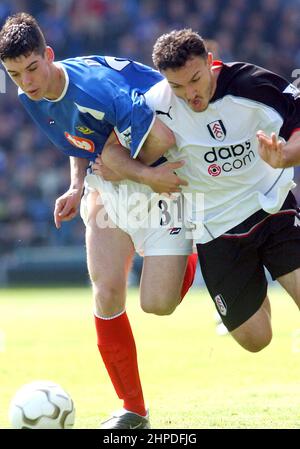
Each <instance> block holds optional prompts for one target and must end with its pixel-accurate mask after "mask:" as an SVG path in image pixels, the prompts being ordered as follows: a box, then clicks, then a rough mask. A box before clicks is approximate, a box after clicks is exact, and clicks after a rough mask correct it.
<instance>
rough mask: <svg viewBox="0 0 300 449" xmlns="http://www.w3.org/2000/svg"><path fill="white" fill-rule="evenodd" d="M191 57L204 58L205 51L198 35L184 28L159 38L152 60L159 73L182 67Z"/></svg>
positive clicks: (205, 55)
mask: <svg viewBox="0 0 300 449" xmlns="http://www.w3.org/2000/svg"><path fill="white" fill-rule="evenodd" d="M193 56H200V57H202V58H206V57H207V49H206V46H205V43H204V40H203V39H202V37H201V36H200V35H199V34H198V33H196V32H195V31H192V30H191V29H190V28H189V29H188V28H185V29H182V30H173V31H171V32H170V33H168V34H163V35H162V36H160V37H159V38H158V39H157V41H156V42H155V44H154V47H153V53H152V60H153V63H154V65H155V67H156V68H157V69H158V70H160V71H161V70H166V69H176V68H179V67H182V66H184V65H185V63H186V62H187V60H189V59H191V58H192V57H193Z"/></svg>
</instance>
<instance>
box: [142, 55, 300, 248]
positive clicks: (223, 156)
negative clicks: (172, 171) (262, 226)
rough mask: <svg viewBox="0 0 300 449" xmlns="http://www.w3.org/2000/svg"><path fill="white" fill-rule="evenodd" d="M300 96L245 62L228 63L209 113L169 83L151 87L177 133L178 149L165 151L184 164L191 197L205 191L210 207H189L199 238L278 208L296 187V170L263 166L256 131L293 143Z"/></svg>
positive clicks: (151, 96) (150, 98)
mask: <svg viewBox="0 0 300 449" xmlns="http://www.w3.org/2000/svg"><path fill="white" fill-rule="evenodd" d="M218 64H219V65H220V62H217V61H216V62H215V66H217V65H218ZM221 64H222V63H221ZM298 94H299V92H298V91H297V89H296V88H295V87H294V86H293V85H290V84H289V83H288V82H287V81H286V80H284V79H283V78H281V77H280V76H278V75H276V74H274V73H272V72H269V71H267V70H265V69H262V68H260V67H257V66H254V65H251V64H245V63H231V64H222V69H221V71H220V74H219V77H218V81H217V88H216V92H215V94H214V96H213V98H212V99H211V101H210V103H209V106H208V108H207V109H206V110H205V111H203V112H194V111H192V110H191V109H190V108H189V107H188V105H187V104H186V103H185V101H183V100H182V99H180V98H178V97H176V96H175V94H174V93H173V92H172V90H171V88H170V86H169V84H168V82H167V81H166V80H162V81H161V82H159V83H158V84H156V85H155V86H153V87H152V88H151V89H150V90H149V91H148V92H146V94H145V97H146V100H147V103H148V104H149V105H150V107H152V109H154V110H155V111H156V114H157V116H158V118H159V119H161V120H162V121H163V122H164V123H165V124H166V125H167V126H168V127H169V128H171V129H172V131H173V132H174V134H175V136H176V143H177V148H175V147H174V148H173V149H171V150H169V151H168V152H167V155H166V156H167V158H168V160H169V161H177V160H182V159H183V160H185V161H186V163H185V165H184V166H183V167H182V168H180V169H179V170H178V175H179V176H180V177H182V178H184V179H186V180H187V181H188V182H189V185H188V187H185V188H184V191H185V192H189V193H190V195H187V198H188V199H190V198H195V196H194V194H195V193H203V194H204V203H203V204H204V208H203V207H202V206H201V208H200V209H199V204H198V203H197V201H193V200H192V201H191V204H190V210H189V215H190V216H189V221H191V222H192V223H193V224H194V226H195V228H196V232H195V236H196V242H198V243H206V242H208V241H210V240H212V239H214V238H216V237H218V236H220V235H222V234H223V233H225V232H226V231H229V230H230V229H231V228H233V227H234V226H236V225H238V224H239V223H241V222H243V221H244V220H245V219H246V218H248V217H249V216H250V215H252V214H253V213H255V212H256V211H258V210H259V209H264V210H265V211H266V212H267V213H275V212H277V211H278V210H279V209H280V207H281V206H282V204H283V202H284V200H285V198H286V196H287V194H288V192H289V190H290V189H292V188H293V187H295V183H294V182H293V173H294V170H293V168H288V169H273V168H272V167H271V166H269V165H268V164H267V163H265V162H264V161H263V160H262V159H261V158H260V157H259V153H258V140H257V137H256V132H257V131H258V130H259V129H262V130H263V131H264V132H265V133H266V134H268V135H270V134H271V132H275V133H276V135H279V136H281V137H282V138H284V139H285V140H287V139H288V138H289V137H290V135H291V134H292V132H293V131H295V130H296V129H300V100H299V98H296V97H297V95H298ZM201 209H203V210H201ZM197 228H198V231H197ZM200 228H201V233H200V232H199V230H200Z"/></svg>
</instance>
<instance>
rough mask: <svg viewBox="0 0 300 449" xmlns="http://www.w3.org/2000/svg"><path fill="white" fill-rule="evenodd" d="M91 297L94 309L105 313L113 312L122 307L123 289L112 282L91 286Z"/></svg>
mask: <svg viewBox="0 0 300 449" xmlns="http://www.w3.org/2000/svg"><path fill="white" fill-rule="evenodd" d="M93 296H94V302H95V306H96V309H98V308H99V309H100V310H102V311H103V312H105V313H107V312H110V311H111V312H113V311H115V310H116V309H119V308H120V307H121V306H123V299H124V298H123V297H124V289H123V288H122V286H121V285H119V284H118V283H113V282H104V283H101V284H93Z"/></svg>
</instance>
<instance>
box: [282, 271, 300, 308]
mask: <svg viewBox="0 0 300 449" xmlns="http://www.w3.org/2000/svg"><path fill="white" fill-rule="evenodd" d="M277 280H278V282H279V283H280V284H281V285H282V287H283V288H284V289H285V290H286V291H287V292H288V293H289V295H290V296H291V297H292V298H293V299H294V301H295V303H296V304H297V306H298V308H299V309H300V268H297V269H296V270H294V271H292V272H291V273H288V274H285V275H283V276H280V277H278V278H277Z"/></svg>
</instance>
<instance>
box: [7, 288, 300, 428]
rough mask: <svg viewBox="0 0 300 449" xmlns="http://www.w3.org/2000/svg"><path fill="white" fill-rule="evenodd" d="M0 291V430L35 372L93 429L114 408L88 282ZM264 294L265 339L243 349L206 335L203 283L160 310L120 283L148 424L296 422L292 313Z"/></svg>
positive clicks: (299, 391)
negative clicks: (251, 349) (267, 301)
mask: <svg viewBox="0 0 300 449" xmlns="http://www.w3.org/2000/svg"><path fill="white" fill-rule="evenodd" d="M0 295H1V300H0V331H1V335H2V337H3V338H2V340H3V341H2V342H0V428H7V427H9V422H8V418H7V411H8V407H9V402H10V399H11V398H12V396H13V395H14V393H15V391H16V390H17V389H18V388H19V387H20V386H21V385H23V384H24V383H27V382H30V381H32V380H35V379H49V380H53V381H55V382H57V383H60V384H61V385H62V386H63V387H64V388H65V389H66V390H68V391H69V393H70V394H71V396H72V398H73V400H74V402H75V405H76V411H77V416H76V425H75V427H76V428H97V427H98V426H99V422H100V421H101V420H102V419H104V418H105V417H107V415H108V414H109V413H110V412H111V411H113V410H114V409H117V408H120V407H121V403H120V401H119V400H118V399H117V398H116V397H115V394H114V391H113V388H112V386H111V384H110V381H109V380H108V376H107V375H106V372H105V370H104V368H103V366H102V362H101V359H100V356H99V354H98V350H97V347H96V336H95V331H94V323H93V317H92V313H91V311H92V302H91V292H90V290H89V289H88V288H78V289H71V288H67V289H58V288H57V289H9V290H1V291H0ZM270 296H271V302H272V310H273V329H274V337H273V341H272V343H271V345H270V346H269V347H268V348H266V349H265V350H264V351H262V352H260V353H257V354H251V353H247V352H246V351H245V350H243V349H242V348H240V347H239V346H238V345H237V344H236V343H235V342H234V341H233V339H232V338H231V337H229V336H225V337H220V336H217V335H216V333H215V324H214V309H213V305H212V304H211V301H210V299H209V298H208V296H207V294H206V293H205V292H204V291H201V290H194V291H193V292H192V293H190V294H189V296H188V297H187V298H186V299H185V300H184V302H183V303H182V304H181V305H180V306H179V307H178V308H177V310H176V312H175V313H174V314H173V315H171V316H168V317H156V316H152V315H147V314H145V313H144V312H142V311H141V310H140V308H139V304H138V292H137V291H136V290H131V291H130V294H129V298H128V308H127V309H128V315H129V317H130V319H131V323H132V328H133V331H134V334H135V337H136V344H137V348H138V357H139V364H140V374H141V379H142V383H143V388H144V394H145V397H146V400H147V402H148V403H149V405H150V410H151V422H152V427H153V428H162V429H167V428H182V429H201V428H299V427H300V321H299V315H298V313H297V308H296V306H295V305H294V303H293V301H292V300H291V299H290V298H289V297H288V296H287V295H286V294H285V293H284V292H283V291H282V290H281V289H278V290H277V289H275V288H274V289H273V290H272V291H271V292H270ZM298 332H299V335H298V334H297V333H298ZM1 335H0V336H1ZM298 351H299V352H298Z"/></svg>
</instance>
